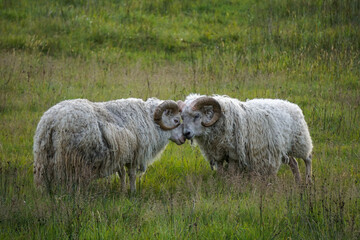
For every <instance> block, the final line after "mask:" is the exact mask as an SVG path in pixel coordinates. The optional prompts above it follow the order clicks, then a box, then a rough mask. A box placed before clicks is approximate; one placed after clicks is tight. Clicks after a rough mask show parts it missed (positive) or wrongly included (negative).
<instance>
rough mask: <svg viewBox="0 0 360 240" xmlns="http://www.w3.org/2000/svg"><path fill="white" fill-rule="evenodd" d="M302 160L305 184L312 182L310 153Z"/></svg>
mask: <svg viewBox="0 0 360 240" xmlns="http://www.w3.org/2000/svg"><path fill="white" fill-rule="evenodd" d="M304 161H305V181H306V184H311V183H312V180H311V176H312V170H311V155H309V156H308V157H307V158H306V159H305V160H304Z"/></svg>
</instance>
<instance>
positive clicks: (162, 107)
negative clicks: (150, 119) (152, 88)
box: [154, 100, 180, 131]
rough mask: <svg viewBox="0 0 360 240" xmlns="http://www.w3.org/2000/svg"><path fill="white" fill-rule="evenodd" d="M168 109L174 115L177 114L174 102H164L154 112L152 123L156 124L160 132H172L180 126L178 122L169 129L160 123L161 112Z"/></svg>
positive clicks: (177, 107)
mask: <svg viewBox="0 0 360 240" xmlns="http://www.w3.org/2000/svg"><path fill="white" fill-rule="evenodd" d="M166 109H169V110H171V111H172V112H173V113H174V114H176V113H178V112H179V106H178V105H177V104H176V102H174V101H172V100H166V101H164V102H163V103H161V104H160V105H159V106H158V107H157V108H156V109H155V112H154V121H155V123H157V124H158V125H159V126H160V128H161V129H162V130H165V131H168V130H172V129H174V128H177V127H178V126H179V125H180V122H179V123H178V124H176V125H175V126H172V127H169V126H166V125H165V124H164V123H163V122H162V115H163V112H164V111H165V110H166Z"/></svg>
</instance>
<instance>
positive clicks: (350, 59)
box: [0, 0, 360, 239]
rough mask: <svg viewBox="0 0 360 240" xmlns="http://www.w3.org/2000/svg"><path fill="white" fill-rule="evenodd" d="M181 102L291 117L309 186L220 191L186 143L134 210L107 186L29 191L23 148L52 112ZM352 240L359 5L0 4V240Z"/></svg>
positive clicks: (225, 184)
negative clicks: (305, 151)
mask: <svg viewBox="0 0 360 240" xmlns="http://www.w3.org/2000/svg"><path fill="white" fill-rule="evenodd" d="M192 92H197V93H201V94H214V93H216V94H226V95H229V96H231V97H235V98H238V99H241V100H243V101H245V100H246V99H252V98H281V99H287V100H289V101H292V102H294V103H296V104H298V105H299V106H300V107H301V108H302V109H303V112H304V115H305V118H306V120H307V123H308V125H309V128H310V133H311V136H312V139H313V145H314V150H313V180H314V183H313V185H311V186H307V187H306V186H295V185H294V180H293V176H292V173H291V170H290V168H289V167H288V166H286V165H283V166H282V167H281V169H280V171H279V173H278V174H277V177H276V179H271V180H269V181H267V182H263V181H261V180H257V179H252V180H249V179H248V178H247V177H243V176H223V177H220V176H218V175H217V174H216V172H213V171H211V169H210V167H209V163H208V162H206V161H205V160H204V158H203V156H202V155H201V153H200V151H199V149H198V148H197V147H196V146H192V145H191V144H190V143H189V142H187V143H186V144H184V145H182V146H177V145H175V144H173V143H170V144H169V145H168V147H167V148H166V150H165V151H164V153H163V154H162V156H161V158H160V159H159V160H158V161H156V162H155V163H154V164H153V165H151V166H150V167H149V168H148V170H147V172H146V174H145V175H143V176H142V177H141V178H138V180H137V193H136V195H135V196H129V195H128V194H123V193H120V182H119V179H118V177H117V176H115V175H114V176H112V177H110V178H108V179H101V180H99V181H95V182H93V183H92V184H91V186H89V188H88V190H87V191H83V192H81V193H76V194H66V193H58V194H55V195H48V194H45V193H41V192H39V191H38V190H37V189H36V188H35V186H34V184H33V173H32V164H33V155H32V145H33V135H34V132H35V129H36V126H37V123H38V121H39V119H40V117H41V116H42V114H43V113H44V112H45V111H46V110H47V109H48V108H50V107H51V106H53V105H54V104H56V103H58V102H60V101H62V100H65V99H73V98H87V99H89V100H92V101H107V100H113V99H119V98H128V97H136V98H142V99H144V100H145V99H147V98H148V97H157V98H160V99H174V100H178V99H184V98H185V97H186V96H187V95H188V94H189V93H192ZM298 161H299V165H300V168H301V169H300V171H301V173H302V176H303V179H304V173H305V168H304V167H305V166H304V163H303V161H302V160H301V159H299V160H298ZM359 238H360V2H359V1H357V0H342V1H340V0H269V1H259V0H225V1H215V0H168V1H166V0H156V1H155V0H154V1H153V0H139V1H129V0H106V1H96V0H89V1H85V0H62V1H55V0H46V1H45V0H37V1H35V0H18V1H11V0H0V239H359Z"/></svg>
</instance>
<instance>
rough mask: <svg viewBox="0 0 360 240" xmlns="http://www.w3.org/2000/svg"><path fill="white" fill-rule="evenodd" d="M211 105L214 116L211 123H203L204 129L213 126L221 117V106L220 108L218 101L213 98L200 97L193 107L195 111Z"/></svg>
mask: <svg viewBox="0 0 360 240" xmlns="http://www.w3.org/2000/svg"><path fill="white" fill-rule="evenodd" d="M209 105H211V106H212V107H213V111H214V116H213V117H212V119H211V120H210V121H209V122H201V124H202V125H203V126H204V127H210V126H212V125H213V124H215V123H216V122H217V120H219V118H220V117H221V115H222V113H221V106H220V104H219V102H218V101H216V100H215V99H214V98H212V97H200V98H198V99H197V100H196V102H195V104H194V106H193V107H192V110H193V111H195V110H200V109H201V108H202V107H204V106H209Z"/></svg>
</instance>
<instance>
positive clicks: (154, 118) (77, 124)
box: [33, 98, 185, 192]
mask: <svg viewBox="0 0 360 240" xmlns="http://www.w3.org/2000/svg"><path fill="white" fill-rule="evenodd" d="M179 125H180V114H179V108H178V105H177V104H176V102H174V101H172V100H167V101H161V100H159V99H156V98H149V99H148V100H147V101H143V100H141V99H135V98H129V99H120V100H114V101H109V102H91V101H88V100H86V99H75V100H66V101H63V102H60V103H58V104H56V105H55V106H53V107H51V108H50V109H49V110H48V111H46V112H45V113H44V115H43V116H42V117H41V119H40V122H39V124H38V126H37V129H36V132H35V136H34V146H33V152H34V182H35V184H36V185H38V186H40V187H45V188H49V189H51V187H53V186H54V185H59V186H60V185H65V186H67V187H71V186H77V185H86V184H88V183H89V182H90V181H91V180H93V179H96V178H101V177H106V176H109V175H111V174H113V173H116V172H118V174H119V176H120V179H121V189H122V190H123V191H124V190H126V170H125V169H127V171H128V175H129V180H130V191H131V192H135V190H136V186H135V182H136V172H137V170H139V171H141V172H144V171H145V170H146V168H147V166H148V165H149V164H151V163H152V162H153V161H154V160H155V159H156V157H157V156H158V155H159V154H160V153H161V152H162V151H163V150H164V148H165V146H166V145H167V144H168V142H169V140H172V141H174V142H176V143H177V144H179V145H180V144H182V143H184V142H185V138H184V137H183V135H182V128H181V127H179Z"/></svg>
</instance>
